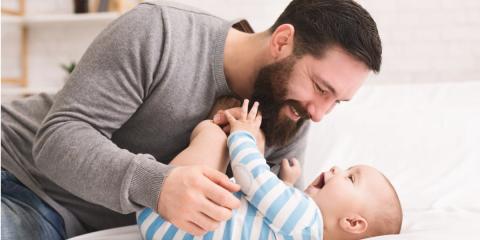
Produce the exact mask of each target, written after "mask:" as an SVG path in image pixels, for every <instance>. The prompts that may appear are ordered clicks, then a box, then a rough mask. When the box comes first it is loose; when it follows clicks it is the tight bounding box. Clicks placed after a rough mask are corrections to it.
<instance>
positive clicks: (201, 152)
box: [170, 120, 228, 173]
mask: <svg viewBox="0 0 480 240" xmlns="http://www.w3.org/2000/svg"><path fill="white" fill-rule="evenodd" d="M170 164H172V165H176V166H185V165H204V166H208V167H211V168H214V169H216V170H218V171H221V172H223V173H225V171H226V169H227V165H228V151H227V135H226V134H225V133H224V132H223V130H222V129H221V128H220V127H219V126H218V125H216V124H214V123H213V122H212V121H211V120H204V121H202V122H200V123H199V124H198V125H197V126H196V127H195V128H194V129H193V131H192V135H191V137H190V144H189V145H188V147H187V148H185V149H184V150H183V151H182V152H181V153H180V154H178V155H177V156H176V157H175V158H174V159H173V160H172V161H171V162H170Z"/></svg>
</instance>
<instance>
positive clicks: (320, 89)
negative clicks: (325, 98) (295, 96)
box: [314, 83, 327, 95]
mask: <svg viewBox="0 0 480 240" xmlns="http://www.w3.org/2000/svg"><path fill="white" fill-rule="evenodd" d="M314 85H315V90H317V92H319V93H320V94H322V95H325V94H326V93H327V91H325V90H323V89H322V88H321V87H320V86H318V84H316V83H315V84H314Z"/></svg>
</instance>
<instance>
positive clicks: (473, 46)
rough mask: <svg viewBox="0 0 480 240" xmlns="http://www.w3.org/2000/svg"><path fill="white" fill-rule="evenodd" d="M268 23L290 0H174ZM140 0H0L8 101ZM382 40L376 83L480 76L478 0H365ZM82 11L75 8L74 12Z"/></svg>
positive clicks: (39, 86)
mask: <svg viewBox="0 0 480 240" xmlns="http://www.w3.org/2000/svg"><path fill="white" fill-rule="evenodd" d="M176 1H177V2H182V3H185V4H189V5H193V6H196V7H198V8H201V9H204V10H206V11H208V12H211V13H213V14H215V15H218V16H220V17H223V18H225V19H228V20H233V19H236V18H245V19H247V20H248V21H249V22H250V24H251V25H252V27H253V28H254V30H255V31H263V30H265V29H266V28H268V27H269V26H270V25H271V24H272V23H273V21H274V20H275V19H276V18H277V16H278V15H279V14H280V13H281V11H282V10H283V9H284V8H285V7H286V5H287V4H288V3H289V1H288V0H261V1H259V0H202V1H195V0H176ZM138 2H140V1H139V0H89V1H87V0H41V1H40V0H2V1H1V4H2V20H1V37H2V40H1V55H2V58H1V77H2V101H9V100H10V99H12V98H14V97H19V96H22V95H29V94H33V93H37V92H55V91H57V90H58V89H59V88H60V87H61V86H62V84H63V83H64V82H65V80H66V79H68V72H69V71H70V70H71V69H72V68H73V67H74V64H75V63H76V62H78V61H79V59H80V58H81V56H82V54H83V52H84V51H85V50H86V48H87V47H88V45H89V44H90V43H91V42H92V40H93V39H94V38H95V36H96V35H97V34H98V33H99V32H100V31H102V29H104V28H105V27H106V26H107V25H108V24H109V23H110V22H111V21H113V20H115V19H116V18H117V17H118V16H119V15H120V14H122V13H123V12H125V11H128V10H129V9H131V8H132V7H134V6H135V5H136V4H138ZM359 3H360V4H362V6H364V7H365V8H366V9H367V10H368V11H369V12H370V13H371V14H372V16H373V17H374V19H375V20H376V22H377V24H378V28H379V31H380V35H381V38H382V41H383V46H384V54H383V59H384V61H383V66H382V70H381V73H380V74H379V75H375V76H372V77H371V78H372V79H371V80H370V81H369V82H370V83H381V84H383V83H392V82H393V83H399V82H404V83H414V82H415V83H416V82H444V81H471V80H479V79H480V44H479V43H480V1H478V0H422V1H416V0H361V1H359ZM75 12H76V13H75Z"/></svg>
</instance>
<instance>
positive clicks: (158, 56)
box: [2, 0, 381, 239]
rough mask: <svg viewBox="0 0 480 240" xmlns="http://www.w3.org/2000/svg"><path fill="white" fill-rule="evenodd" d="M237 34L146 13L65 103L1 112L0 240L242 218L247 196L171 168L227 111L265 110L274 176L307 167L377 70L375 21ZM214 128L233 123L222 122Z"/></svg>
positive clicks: (129, 21)
mask: <svg viewBox="0 0 480 240" xmlns="http://www.w3.org/2000/svg"><path fill="white" fill-rule="evenodd" d="M233 24H234V22H228V21H225V20H223V19H220V18H218V17H215V16H212V15H210V14H208V13H205V12H202V11H200V10H197V9H193V8H190V7H187V6H183V5H179V4H176V3H171V2H163V1H161V2H160V1H158V2H149V3H143V4H140V5H139V6H138V7H136V8H135V9H133V10H132V11H130V12H128V13H126V14H125V15H123V16H121V17H120V18H119V19H118V20H116V21H115V22H114V23H112V24H111V25H110V26H109V27H107V29H105V30H104V31H103V32H102V33H101V34H100V35H99V36H98V37H97V38H96V39H95V41H94V42H93V43H92V45H91V46H90V47H89V49H88V50H87V51H86V53H85V55H84V56H83V57H82V59H81V61H80V62H79V63H78V65H77V67H76V69H75V71H74V72H73V74H72V75H71V78H70V80H69V81H68V82H67V83H66V85H65V86H64V88H63V89H62V90H61V91H60V92H59V93H58V94H57V95H56V96H55V97H54V98H52V97H49V96H46V95H39V96H34V97H32V98H29V99H25V100H22V101H18V102H15V103H14V104H12V105H9V106H5V107H2V131H3V135H2V163H3V165H2V168H3V169H4V170H3V169H2V210H3V211H2V239H12V238H22V237H23V238H28V236H29V234H30V235H31V234H36V235H35V236H38V237H39V238H45V239H46V238H48V239H55V238H54V237H52V235H56V236H57V237H58V238H59V239H61V238H64V237H65V236H67V237H71V236H75V235H78V234H80V233H84V232H89V231H94V230H99V229H105V228H111V227H117V226H123V225H127V224H133V223H134V217H133V215H132V214H130V213H132V212H134V211H135V210H138V209H140V208H143V207H149V208H153V209H155V210H156V211H158V212H159V214H160V215H161V216H162V217H164V218H165V219H167V220H169V221H170V222H172V223H174V224H175V225H177V226H178V227H179V228H181V229H184V230H186V231H188V232H190V233H193V234H202V233H204V232H205V231H208V230H212V229H215V228H216V227H217V226H218V223H219V222H220V221H224V220H226V219H228V218H229V217H230V215H231V211H232V209H234V208H236V207H237V206H238V200H236V199H235V198H234V197H233V196H232V194H231V193H230V192H234V191H237V190H238V189H239V188H238V186H237V185H236V184H233V183H230V182H229V181H228V178H227V176H225V175H224V174H221V173H219V172H216V171H214V170H211V169H207V168H202V167H198V166H185V167H172V166H169V165H167V164H168V163H169V162H170V161H171V160H172V159H174V158H175V157H176V155H177V154H178V153H179V152H180V151H181V150H182V149H184V148H185V147H186V146H187V145H188V137H189V135H190V132H191V131H192V129H193V127H194V126H195V125H196V124H197V123H198V122H200V121H201V120H204V119H206V118H207V117H208V116H209V112H210V109H211V108H212V105H213V104H214V103H215V100H216V99H218V98H220V97H223V96H236V97H238V98H251V99H252V100H257V101H259V102H260V106H263V107H262V108H261V109H260V110H261V112H262V117H263V119H264V123H263V124H262V130H263V131H264V132H265V137H266V142H267V149H266V152H265V156H266V158H267V159H268V161H269V163H270V165H271V166H272V171H274V172H275V171H278V164H279V163H280V162H281V161H282V159H284V158H293V157H296V158H297V159H299V160H300V162H303V153H304V150H305V144H306V143H305V141H306V134H307V130H308V120H312V121H314V122H318V121H320V120H321V119H322V117H323V116H324V115H325V114H327V113H328V112H329V111H330V110H331V109H332V108H333V107H334V106H335V104H337V103H339V102H341V101H348V100H350V99H351V98H352V97H353V95H354V94H355V92H356V91H357V90H358V88H359V87H360V86H361V85H362V83H363V82H364V81H365V79H366V78H367V76H368V74H369V73H370V72H371V71H372V70H373V71H379V68H380V63H381V44H380V39H379V36H378V32H377V28H376V25H375V22H374V21H373V19H372V18H371V17H370V15H369V14H368V13H367V12H366V11H365V10H364V9H363V8H361V7H360V6H359V5H358V4H356V3H355V2H353V1H340V0H330V1H327V0H316V1H315V0H294V1H292V2H291V3H290V5H289V6H288V7H287V8H286V9H285V11H284V12H283V13H282V15H281V16H280V17H279V18H278V20H277V21H276V22H275V24H274V25H273V26H272V27H271V28H270V29H268V30H266V31H264V32H259V33H255V34H251V33H245V32H240V31H238V30H235V29H233V28H232V25H233ZM252 102H253V101H252ZM214 121H215V122H216V123H217V124H219V125H224V124H225V123H226V120H225V117H224V116H223V115H222V114H221V112H220V113H218V114H217V115H215V118H214ZM226 129H228V126H227V127H226ZM198 157H199V158H201V157H202V156H198ZM4 182H5V184H6V185H5V187H4ZM7 183H8V184H9V185H7ZM297 185H298V186H300V185H301V183H297ZM4 188H5V190H4ZM19 189H20V190H19ZM18 212H21V213H22V214H18ZM4 221H5V223H6V224H4ZM4 233H5V234H4Z"/></svg>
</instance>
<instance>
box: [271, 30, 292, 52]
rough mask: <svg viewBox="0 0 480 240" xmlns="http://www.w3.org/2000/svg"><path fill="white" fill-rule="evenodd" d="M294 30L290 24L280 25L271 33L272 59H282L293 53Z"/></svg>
mask: <svg viewBox="0 0 480 240" xmlns="http://www.w3.org/2000/svg"><path fill="white" fill-rule="evenodd" d="M294 34H295V28H294V27H293V25H292V24H282V25H280V26H278V27H277V28H276V29H275V31H274V32H273V33H272V37H271V39H270V53H271V55H272V57H273V59H275V60H278V59H283V58H285V57H288V56H290V54H292V52H293V39H294Z"/></svg>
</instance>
